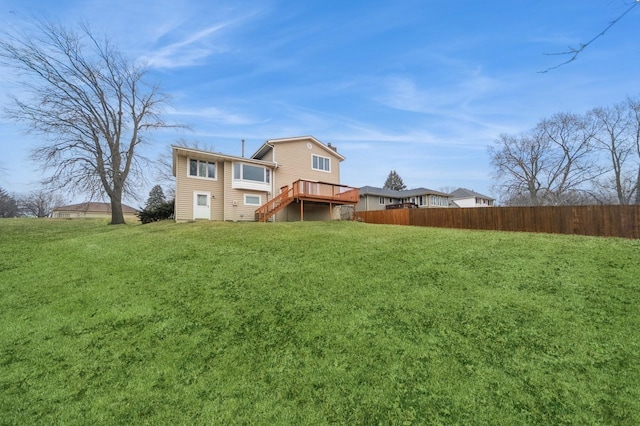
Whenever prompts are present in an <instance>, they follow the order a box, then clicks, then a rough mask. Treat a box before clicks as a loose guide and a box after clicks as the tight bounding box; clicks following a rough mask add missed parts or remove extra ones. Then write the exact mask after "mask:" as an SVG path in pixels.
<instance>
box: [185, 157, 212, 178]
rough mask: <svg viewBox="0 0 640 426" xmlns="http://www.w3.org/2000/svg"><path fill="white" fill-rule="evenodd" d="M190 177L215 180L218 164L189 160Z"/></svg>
mask: <svg viewBox="0 0 640 426" xmlns="http://www.w3.org/2000/svg"><path fill="white" fill-rule="evenodd" d="M189 176H194V177H201V178H207V179H215V178H216V163H209V162H207V161H200V160H193V159H189Z"/></svg>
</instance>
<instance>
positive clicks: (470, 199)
mask: <svg viewBox="0 0 640 426" xmlns="http://www.w3.org/2000/svg"><path fill="white" fill-rule="evenodd" d="M451 201H452V202H453V203H454V204H455V205H456V206H458V207H493V206H494V203H495V199H494V198H491V197H488V196H486V195H482V194H479V193H477V192H475V191H472V190H470V189H466V188H458V189H456V190H455V191H453V192H452V193H451Z"/></svg>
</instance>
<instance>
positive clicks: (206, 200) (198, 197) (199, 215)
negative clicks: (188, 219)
mask: <svg viewBox="0 0 640 426" xmlns="http://www.w3.org/2000/svg"><path fill="white" fill-rule="evenodd" d="M193 218H194V219H207V220H211V193H210V192H205V191H195V192H194V193H193Z"/></svg>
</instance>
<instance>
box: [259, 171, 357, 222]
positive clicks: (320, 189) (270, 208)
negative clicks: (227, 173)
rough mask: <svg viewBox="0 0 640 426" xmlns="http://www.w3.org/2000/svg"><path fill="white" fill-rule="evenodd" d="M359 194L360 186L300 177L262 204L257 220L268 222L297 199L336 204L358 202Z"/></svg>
mask: <svg viewBox="0 0 640 426" xmlns="http://www.w3.org/2000/svg"><path fill="white" fill-rule="evenodd" d="M359 195H360V190H359V189H358V188H352V187H350V186H346V185H339V184H335V183H326V182H313V181H309V180H303V179H299V180H297V181H295V182H294V183H293V185H291V187H289V186H283V187H282V188H280V194H278V195H277V196H276V197H274V198H272V199H271V200H269V201H267V202H266V203H264V204H263V205H262V206H260V207H259V208H258V209H257V210H256V220H258V221H259V222H266V221H267V220H269V218H270V217H271V216H273V215H274V214H276V213H277V212H279V211H280V210H282V209H283V208H285V207H286V206H288V205H289V204H291V203H292V202H293V201H294V200H296V199H300V200H309V201H318V202H324V203H334V204H356V203H358V199H359Z"/></svg>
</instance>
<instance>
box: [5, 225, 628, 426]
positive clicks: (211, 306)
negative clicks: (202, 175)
mask: <svg viewBox="0 0 640 426" xmlns="http://www.w3.org/2000/svg"><path fill="white" fill-rule="evenodd" d="M0 294H1V297H0V424H2V425H5V424H6V425H10V424H11V425H13V424H16V425H17V424H46V425H49V424H150V425H151V424H152V425H158V424H171V425H173V424H189V425H191V424H269V425H271V424H296V425H301V424H314V425H317V424H330V423H331V424H334V423H337V424H350V425H352V424H367V425H369V424H385V425H386V424H447V425H448V424H490V425H518V424H521V425H529V424H545V425H547V424H580V425H589V424H616V425H618V424H627V425H637V424H640V241H638V240H622V239H604V238H590V237H577V236H559V235H542V234H538V235H534V234H526V233H498V232H477V231H463V230H446V229H432V228H416V227H394V226H382V225H367V224H363V223H336V222H334V223H317V222H316V223H311V222H307V223H281V224H280V223H278V224H257V223H250V224H231V223H186V224H175V223H171V222H166V223H154V224H150V225H144V226H141V225H126V226H107V225H106V223H104V222H100V221H95V220H86V221H50V220H35V219H33V220H26V219H20V220H13V219H2V220H0Z"/></svg>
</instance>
